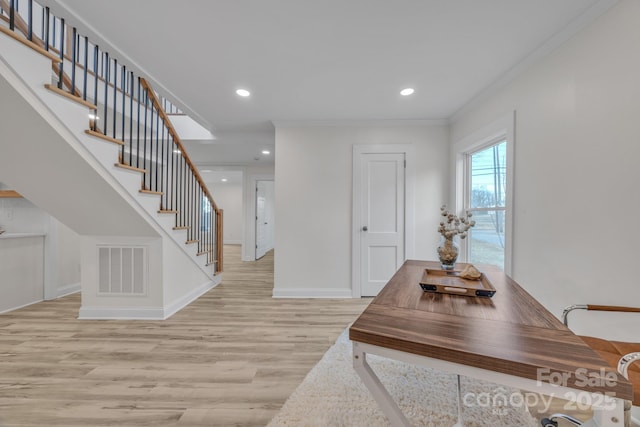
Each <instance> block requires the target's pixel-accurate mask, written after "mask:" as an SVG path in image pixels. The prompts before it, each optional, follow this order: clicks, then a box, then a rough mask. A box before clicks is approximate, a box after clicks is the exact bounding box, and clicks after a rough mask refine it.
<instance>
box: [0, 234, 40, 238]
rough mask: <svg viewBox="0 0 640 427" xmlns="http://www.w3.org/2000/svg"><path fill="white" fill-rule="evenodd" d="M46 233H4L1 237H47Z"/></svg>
mask: <svg viewBox="0 0 640 427" xmlns="http://www.w3.org/2000/svg"><path fill="white" fill-rule="evenodd" d="M45 236H46V234H44V233H3V234H0V239H20V238H24V237H45Z"/></svg>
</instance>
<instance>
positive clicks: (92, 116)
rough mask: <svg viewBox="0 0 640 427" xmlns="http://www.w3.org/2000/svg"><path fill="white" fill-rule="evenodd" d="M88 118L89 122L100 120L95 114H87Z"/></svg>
mask: <svg viewBox="0 0 640 427" xmlns="http://www.w3.org/2000/svg"><path fill="white" fill-rule="evenodd" d="M89 118H90V119H91V120H100V117H98V116H96V115H95V114H89Z"/></svg>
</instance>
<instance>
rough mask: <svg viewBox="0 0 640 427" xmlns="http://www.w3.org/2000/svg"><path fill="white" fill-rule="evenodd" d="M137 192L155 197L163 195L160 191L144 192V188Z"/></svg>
mask: <svg viewBox="0 0 640 427" xmlns="http://www.w3.org/2000/svg"><path fill="white" fill-rule="evenodd" d="M139 191H140V192H141V193H143V194H154V195H157V196H162V195H163V194H164V193H163V192H162V191H153V190H145V189H144V188H143V189H141V190H139Z"/></svg>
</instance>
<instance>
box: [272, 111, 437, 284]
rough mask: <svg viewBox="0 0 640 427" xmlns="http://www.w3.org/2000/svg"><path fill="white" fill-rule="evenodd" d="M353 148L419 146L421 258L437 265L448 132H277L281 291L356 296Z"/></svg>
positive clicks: (378, 127) (282, 128)
mask: <svg viewBox="0 0 640 427" xmlns="http://www.w3.org/2000/svg"><path fill="white" fill-rule="evenodd" d="M354 144H413V145H414V146H415V148H416V150H415V151H416V159H415V166H416V180H415V188H416V202H415V218H416V220H415V222H416V224H415V231H416V239H415V240H416V248H415V255H416V257H417V258H420V259H434V258H435V256H436V253H435V248H436V246H437V244H438V241H439V239H438V233H437V231H436V228H437V224H438V214H439V208H440V205H441V204H442V203H443V202H444V201H446V197H447V191H448V183H447V176H448V175H447V173H448V162H447V160H448V130H447V127H446V126H444V125H435V124H431V125H430V124H426V123H424V122H419V121H418V122H411V121H406V122H394V123H389V124H384V123H383V122H377V123H372V124H353V125H335V126H328V125H327V126H300V127H296V126H292V125H286V124H276V179H275V181H276V189H275V190H276V230H275V239H276V251H275V288H276V289H280V290H281V289H286V290H292V289H294V290H295V289H300V290H301V291H302V292H307V293H310V294H313V293H314V292H315V293H316V294H317V295H322V294H323V293H326V292H327V290H328V291H332V290H333V291H336V293H338V294H349V293H350V289H351V220H352V218H351V215H352V213H351V211H352V207H351V206H352V194H351V193H352V176H351V175H352V146H353V145H354Z"/></svg>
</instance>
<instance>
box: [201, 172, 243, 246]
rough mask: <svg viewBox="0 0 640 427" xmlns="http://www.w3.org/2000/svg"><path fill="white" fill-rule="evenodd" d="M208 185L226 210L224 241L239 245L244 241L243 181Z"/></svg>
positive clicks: (219, 205)
mask: <svg viewBox="0 0 640 427" xmlns="http://www.w3.org/2000/svg"><path fill="white" fill-rule="evenodd" d="M207 186H208V187H209V192H210V193H211V194H212V195H213V197H214V198H215V200H216V204H217V205H218V207H219V208H220V209H222V210H223V211H224V218H223V220H224V224H223V230H222V233H223V235H222V239H223V241H224V243H225V244H234V245H239V244H240V243H242V221H243V213H242V183H219V184H218V183H216V184H207Z"/></svg>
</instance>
